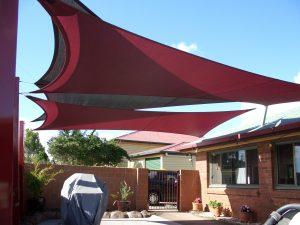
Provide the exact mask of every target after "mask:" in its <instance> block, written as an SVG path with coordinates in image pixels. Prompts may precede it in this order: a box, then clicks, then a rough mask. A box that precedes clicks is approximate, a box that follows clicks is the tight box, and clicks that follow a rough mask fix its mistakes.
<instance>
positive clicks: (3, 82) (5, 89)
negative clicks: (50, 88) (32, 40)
mask: <svg viewBox="0 0 300 225" xmlns="http://www.w3.org/2000/svg"><path fill="white" fill-rule="evenodd" d="M17 23H18V0H0V154H1V156H0V223H1V224H3V225H12V224H13V217H14V214H13V209H14V205H13V191H14V190H13V187H14V186H13V179H14V177H13V175H14V172H13V168H14V163H15V161H14V153H15V151H14V150H15V149H16V148H17V140H16V139H17V136H18V129H17V127H18V113H17V111H18V105H17V103H16V102H17V99H18V91H17V89H16V77H15V72H16V71H15V67H16V45H17Z"/></svg>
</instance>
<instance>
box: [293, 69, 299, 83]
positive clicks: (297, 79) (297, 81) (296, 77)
mask: <svg viewBox="0 0 300 225" xmlns="http://www.w3.org/2000/svg"><path fill="white" fill-rule="evenodd" d="M294 82H295V83H298V84H300V72H299V73H298V74H297V75H296V76H294Z"/></svg>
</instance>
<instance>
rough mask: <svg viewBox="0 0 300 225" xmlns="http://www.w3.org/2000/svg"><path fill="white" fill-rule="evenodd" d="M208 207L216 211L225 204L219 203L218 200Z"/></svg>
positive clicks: (210, 203)
mask: <svg viewBox="0 0 300 225" xmlns="http://www.w3.org/2000/svg"><path fill="white" fill-rule="evenodd" d="M208 205H209V206H210V207H212V208H213V209H216V208H219V207H222V206H223V203H222V202H218V201H217V200H214V201H210V202H209V203H208Z"/></svg>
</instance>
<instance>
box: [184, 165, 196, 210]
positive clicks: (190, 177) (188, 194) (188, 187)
mask: <svg viewBox="0 0 300 225" xmlns="http://www.w3.org/2000/svg"><path fill="white" fill-rule="evenodd" d="M197 197H200V179H199V171H197V170H180V188H179V210H180V211H189V210H191V209H192V202H193V201H194V200H195V198H197Z"/></svg>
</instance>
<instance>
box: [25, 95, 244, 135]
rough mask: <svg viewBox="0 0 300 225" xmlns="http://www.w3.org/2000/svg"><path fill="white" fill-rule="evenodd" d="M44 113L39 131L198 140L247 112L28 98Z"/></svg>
mask: <svg viewBox="0 0 300 225" xmlns="http://www.w3.org/2000/svg"><path fill="white" fill-rule="evenodd" d="M29 98H30V99H31V100H33V101H34V102H35V103H37V104H38V105H39V106H40V107H41V108H42V109H43V110H44V111H45V113H46V120H45V122H44V124H43V125H42V126H41V127H40V128H39V129H41V130H44V129H47V130H51V129H54V130H59V129H108V130H110V129H112V130H146V131H160V132H169V133H179V134H188V135H193V136H198V137H201V136H203V135H204V134H205V133H207V132H208V131H209V130H211V129H212V128H214V127H216V126H217V125H219V124H221V123H223V122H225V121H226V120H229V119H231V118H233V117H236V116H238V115H241V114H242V113H245V112H247V111H249V110H239V111H226V112H192V113H191V112H189V113H175V112H149V111H148V112H146V111H134V110H126V109H123V110H122V109H107V108H99V107H88V106H79V105H72V104H64V103H56V102H52V101H46V100H42V99H38V98H34V97H29Z"/></svg>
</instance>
